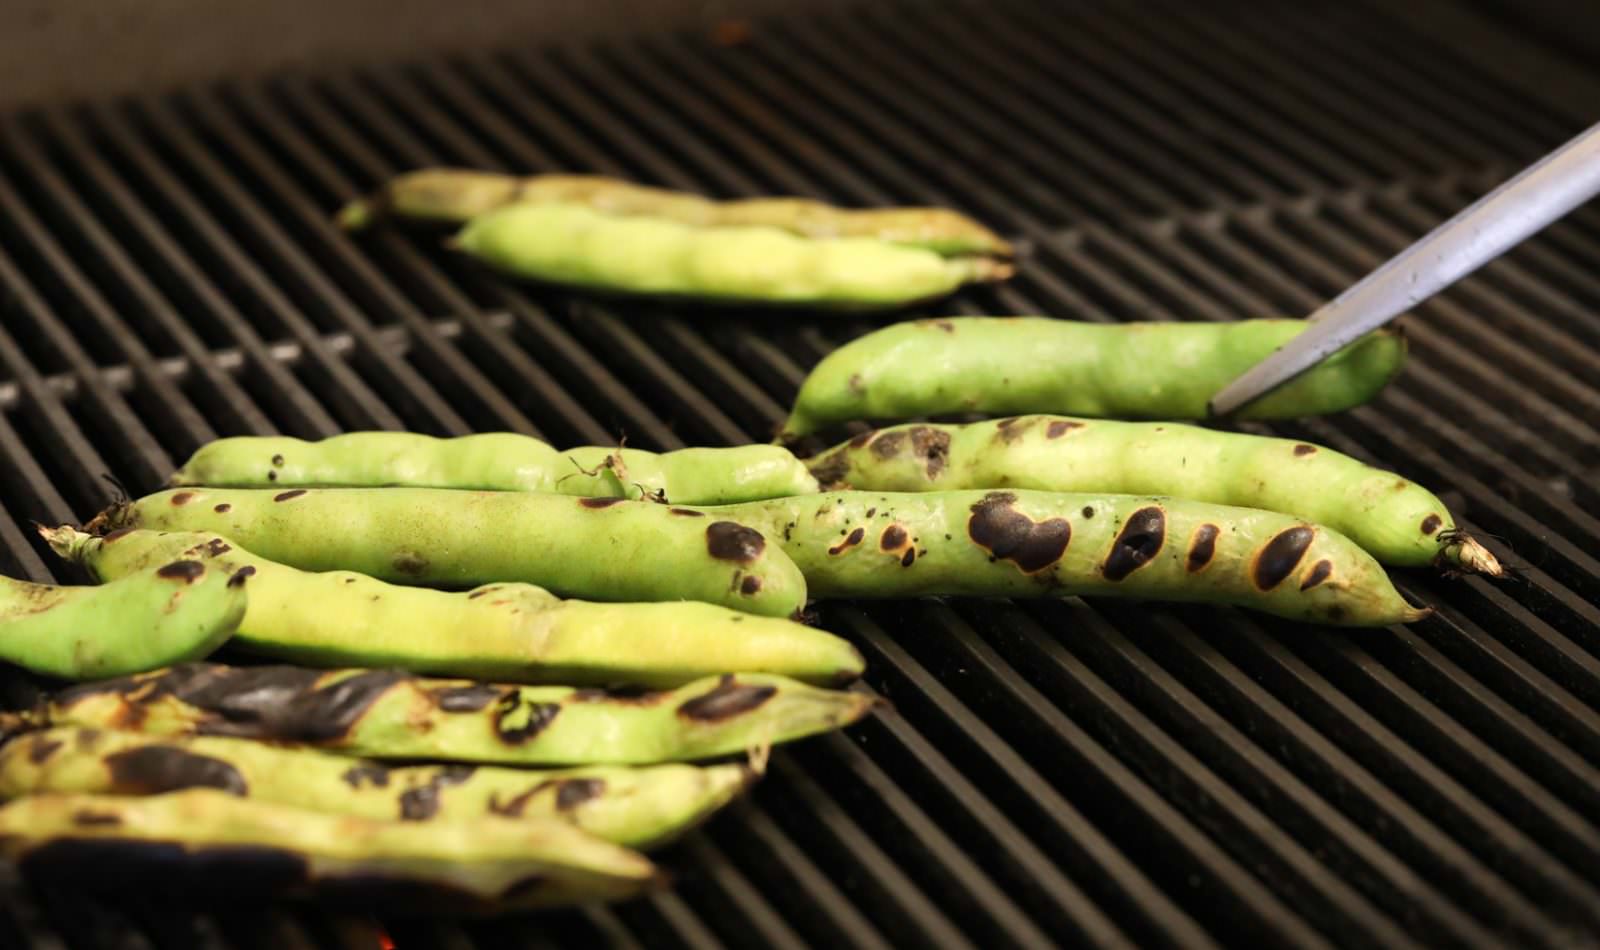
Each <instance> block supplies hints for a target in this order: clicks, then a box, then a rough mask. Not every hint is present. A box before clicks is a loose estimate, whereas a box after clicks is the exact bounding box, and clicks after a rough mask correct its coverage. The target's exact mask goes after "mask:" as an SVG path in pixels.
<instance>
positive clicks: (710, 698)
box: [678, 673, 778, 722]
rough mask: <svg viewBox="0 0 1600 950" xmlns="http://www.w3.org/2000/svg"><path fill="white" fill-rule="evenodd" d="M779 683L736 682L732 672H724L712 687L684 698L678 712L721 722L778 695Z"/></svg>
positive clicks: (689, 716)
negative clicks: (753, 683) (687, 698)
mask: <svg viewBox="0 0 1600 950" xmlns="http://www.w3.org/2000/svg"><path fill="white" fill-rule="evenodd" d="M777 692H778V687H776V686H770V685H762V686H754V685H745V684H744V683H737V682H735V681H734V678H733V674H731V673H727V674H724V675H723V677H722V679H720V680H718V681H717V685H716V686H714V687H712V689H711V691H710V692H708V693H704V694H702V695H700V696H696V697H694V698H693V699H689V700H685V701H684V702H683V704H682V705H681V706H679V707H678V715H680V716H682V717H684V718H685V719H692V720H694V721H696V722H721V721H723V720H724V719H732V718H733V717H734V716H739V715H743V714H744V713H747V712H750V711H751V710H753V709H757V708H759V707H760V706H761V705H762V704H763V703H765V702H766V701H767V700H769V699H771V698H772V697H773V696H775V695H777Z"/></svg>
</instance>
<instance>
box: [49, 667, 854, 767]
mask: <svg viewBox="0 0 1600 950" xmlns="http://www.w3.org/2000/svg"><path fill="white" fill-rule="evenodd" d="M872 704H873V700H872V697H870V696H868V695H867V694H865V693H859V692H854V691H850V690H830V689H818V688H817V687H814V686H807V685H806V684H804V683H801V682H798V681H796V680H791V679H786V678H784V677H781V676H763V675H759V674H753V673H751V674H739V675H737V676H735V675H733V674H725V675H723V676H720V677H707V678H706V679H703V680H697V681H695V682H693V683H690V684H688V685H686V686H680V687H678V688H677V689H675V690H668V691H664V692H654V693H643V694H640V693H631V692H630V693H612V692H607V691H605V690H599V689H574V688H572V687H570V686H510V685H505V684H499V683H482V682H477V681H473V680H452V679H425V678H423V677H419V676H412V675H410V674H408V673H403V672H401V671H399V670H373V669H348V670H308V669H302V668H300V667H294V666H250V667H229V666H221V665H218V664H213V663H190V664H185V665H183V666H174V667H170V668H169V669H166V670H162V671H159V672H156V673H144V674H140V675H138V676H130V677H123V678H120V679H110V680H102V681H100V682H97V683H85V684H82V685H79V686H72V687H69V688H67V689H64V690H61V691H59V692H57V693H55V694H54V695H53V696H50V697H49V698H47V699H46V700H45V701H44V702H43V703H42V704H41V705H40V706H39V707H37V708H35V709H33V710H31V711H30V712H28V713H24V714H22V716H21V719H22V721H23V722H25V723H28V724H31V725H36V726H45V725H76V726H87V727H90V728H95V729H126V730H130V731H138V732H144V733H148V734H150V735H162V736H185V735H202V736H237V737H242V738H246V739H259V740H264V741H273V742H294V743H303V744H306V745H314V746H318V747H321V748H326V749H332V750H336V751H338V752H342V753H345V754H347V755H359V756H366V757H368V758H373V759H411V760H428V759H433V760H438V761H445V762H482V763H498V764H504V765H649V764H655V763H659V762H684V761H693V760H697V759H707V758H714V757H716V756H722V755H732V754H736V753H740V752H744V751H746V750H749V749H757V748H761V747H763V746H766V745H773V744H777V743H780V742H787V741H790V740H792V739H799V738H802V737H805V736H809V735H815V734H817V733H820V732H827V731H829V730H832V729H838V728H842V727H844V726H847V725H849V724H850V723H853V722H855V721H856V720H858V719H860V718H861V717H862V716H864V715H866V714H867V712H868V711H870V710H871V708H872Z"/></svg>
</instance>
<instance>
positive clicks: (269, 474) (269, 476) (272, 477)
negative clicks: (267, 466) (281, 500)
mask: <svg viewBox="0 0 1600 950" xmlns="http://www.w3.org/2000/svg"><path fill="white" fill-rule="evenodd" d="M277 480H278V473H277V472H271V471H269V472H267V481H269V482H275V481H277Z"/></svg>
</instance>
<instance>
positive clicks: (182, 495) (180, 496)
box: [172, 491, 194, 506]
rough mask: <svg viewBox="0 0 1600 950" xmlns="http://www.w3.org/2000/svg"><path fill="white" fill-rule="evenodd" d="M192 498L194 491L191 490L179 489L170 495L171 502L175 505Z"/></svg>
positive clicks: (183, 503)
mask: <svg viewBox="0 0 1600 950" xmlns="http://www.w3.org/2000/svg"><path fill="white" fill-rule="evenodd" d="M193 500H194V492H192V491H181V492H178V493H177V494H175V495H173V496H172V504H173V505H175V506H182V505H187V504H188V503H189V502H191V501H193Z"/></svg>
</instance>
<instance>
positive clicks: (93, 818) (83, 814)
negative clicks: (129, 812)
mask: <svg viewBox="0 0 1600 950" xmlns="http://www.w3.org/2000/svg"><path fill="white" fill-rule="evenodd" d="M72 823H73V824H75V825H81V826H83V827H85V828H88V827H91V826H94V825H120V824H122V816H121V815H118V814H115V813H113V812H109V811H95V810H94V809H92V808H80V809H78V810H77V811H75V812H73V813H72Z"/></svg>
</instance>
